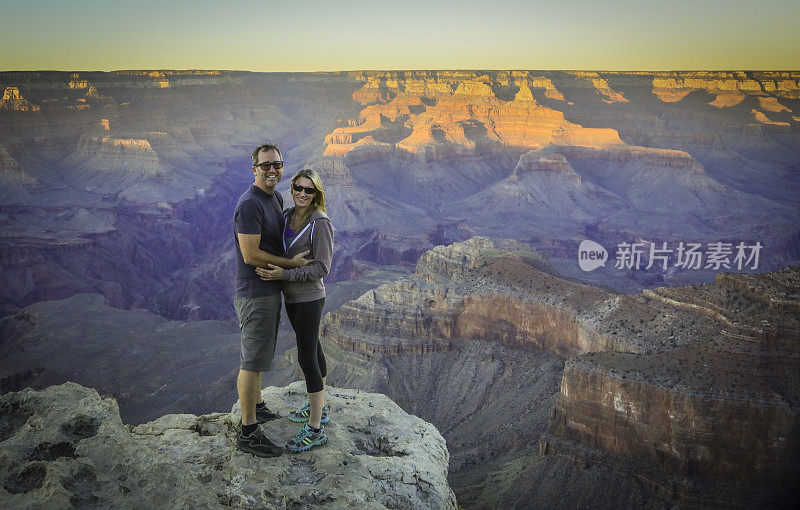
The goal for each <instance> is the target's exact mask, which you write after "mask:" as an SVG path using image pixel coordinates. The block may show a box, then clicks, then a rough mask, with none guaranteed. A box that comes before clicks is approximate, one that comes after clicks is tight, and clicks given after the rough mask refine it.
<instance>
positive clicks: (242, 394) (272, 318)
mask: <svg viewBox="0 0 800 510" xmlns="http://www.w3.org/2000/svg"><path fill="white" fill-rule="evenodd" d="M252 159H253V176H254V182H253V184H252V185H251V186H250V188H248V190H247V191H245V192H244V193H243V194H242V196H241V197H239V201H238V202H237V203H236V209H235V211H234V216H233V217H234V232H235V235H234V243H235V245H236V260H237V263H238V267H237V271H236V292H235V294H234V298H233V305H234V308H235V309H236V316H237V317H238V319H239V325H240V326H241V330H242V335H241V341H242V349H241V356H240V362H241V363H240V366H239V377H238V379H237V382H236V387H237V390H238V391H239V400H240V402H241V405H242V430H241V432H240V433H239V436H238V437H237V438H236V446H237V447H238V448H239V449H240V450H242V451H245V452H248V453H252V454H254V455H258V456H259V457H273V456H277V455H280V454H281V453H282V452H283V448H282V447H280V446H277V445H275V444H274V443H273V442H272V441H270V440H269V439H267V437H266V436H265V435H264V431H263V430H262V429H261V427H259V426H258V424H259V422H264V421H267V420H271V419H274V418H277V415H275V414H274V413H272V412H270V411H269V409H267V407H266V405H265V404H264V402H262V401H261V373H262V372H266V371H268V370H269V369H270V367H271V365H272V357H273V355H274V354H275V342H276V339H277V336H278V324H279V322H280V313H281V282H280V280H274V281H265V280H262V279H261V278H260V277H259V276H258V275H257V274H256V272H255V268H256V267H267V264H274V265H276V266H280V267H283V268H285V269H293V268H296V267H301V266H305V265H307V264H308V263H309V262H311V261H310V260H307V259H305V258H303V257H304V256H305V255H307V254H308V253H309V252H308V251H305V252H303V253H300V254H298V255H296V256H295V257H294V258H292V259H286V258H283V257H282V256H281V255H283V244H282V242H281V241H282V236H283V227H284V224H283V223H284V219H283V197H281V195H280V193H277V192H276V191H275V186H276V185H277V184H278V181H280V180H281V177H282V176H283V160H282V159H281V152H280V150H279V149H278V147H277V146H276V145H273V144H264V145H260V146H258V147H256V148H255V150H254V151H253V154H252Z"/></svg>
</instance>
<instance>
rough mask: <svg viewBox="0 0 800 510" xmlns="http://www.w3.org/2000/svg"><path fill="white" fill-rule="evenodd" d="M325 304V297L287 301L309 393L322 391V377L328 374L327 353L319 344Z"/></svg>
mask: <svg viewBox="0 0 800 510" xmlns="http://www.w3.org/2000/svg"><path fill="white" fill-rule="evenodd" d="M324 306H325V298H324V297H323V298H321V299H317V300H316V301H308V302H306V303H286V315H288V316H289V322H291V323H292V328H293V329H294V334H295V337H296V338H297V362H298V363H300V368H301V369H302V370H303V375H305V377H306V390H307V391H308V392H309V393H316V392H318V391H322V390H323V386H322V378H323V377H325V376H326V375H327V374H328V367H327V365H325V355H324V354H323V353H322V346H321V345H320V344H319V323H320V320H321V319H322V308H323V307H324Z"/></svg>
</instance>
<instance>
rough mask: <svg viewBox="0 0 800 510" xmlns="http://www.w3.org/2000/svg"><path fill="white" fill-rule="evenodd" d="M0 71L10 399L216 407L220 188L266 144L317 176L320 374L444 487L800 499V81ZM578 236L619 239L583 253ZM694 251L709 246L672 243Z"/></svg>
mask: <svg viewBox="0 0 800 510" xmlns="http://www.w3.org/2000/svg"><path fill="white" fill-rule="evenodd" d="M0 90H2V91H3V97H2V101H0V224H1V225H2V236H1V237H0V284H1V285H2V288H3V292H2V294H0V317H3V318H2V319H0V335H2V336H1V337H0V353H2V355H1V356H0V392H3V393H5V392H9V391H19V390H21V389H22V388H25V387H28V386H30V387H33V388H36V389H40V388H44V387H47V386H50V385H55V384H61V383H63V382H65V381H74V382H77V383H79V384H82V385H86V386H91V387H93V388H96V389H97V390H98V391H99V392H100V393H101V394H106V395H110V396H113V397H114V398H115V399H117V401H118V402H119V406H120V414H121V417H122V420H123V421H125V422H126V423H131V424H140V423H144V422H146V421H149V420H154V419H157V418H159V417H160V416H162V415H164V414H169V413H198V414H199V413H210V412H216V411H220V410H222V409H229V408H230V406H231V403H232V402H235V401H236V398H237V397H236V392H235V376H236V370H237V368H238V349H239V343H238V342H239V340H238V329H237V326H236V324H235V319H234V311H233V306H232V297H231V296H232V289H233V287H232V285H233V278H234V270H235V260H234V253H233V237H232V212H233V206H234V204H235V202H236V200H237V198H238V197H239V195H240V194H241V193H242V191H244V189H245V188H246V187H247V186H248V185H249V184H250V183H251V182H252V173H251V171H250V162H249V153H250V151H251V150H252V148H253V147H254V146H255V145H257V144H259V143H262V142H264V141H274V142H276V143H278V144H279V146H280V147H281V152H282V156H283V159H284V161H285V162H286V167H285V169H284V179H283V180H282V181H281V182H280V183H279V185H278V189H279V190H280V191H281V192H282V193H283V194H284V198H285V202H287V203H288V202H290V198H289V195H288V191H287V190H288V181H289V177H291V176H292V175H293V174H294V173H295V172H296V171H297V170H299V169H301V168H303V167H305V166H310V167H312V168H314V169H315V170H317V171H318V172H319V173H320V174H321V177H322V181H323V183H324V186H325V193H326V202H327V203H328V214H329V216H330V218H331V220H332V223H333V225H334V227H335V228H336V242H335V243H336V244H335V253H334V262H333V267H332V269H331V273H330V274H329V275H328V276H327V277H326V278H325V283H326V287H327V289H328V297H327V300H326V312H327V315H326V316H325V319H324V321H323V325H322V342H323V346H324V349H325V353H326V357H327V358H328V360H329V367H331V373H330V377H329V382H330V383H331V384H332V385H334V386H336V387H343V388H354V389H360V390H365V391H369V392H378V393H383V394H386V395H387V396H389V397H390V398H391V399H392V400H394V401H395V402H396V403H397V404H399V405H400V407H401V408H402V409H403V410H405V411H406V412H408V413H410V414H414V415H416V416H419V417H420V418H422V419H423V420H425V421H428V422H430V423H432V424H433V425H435V427H436V428H437V429H438V430H439V431H440V432H441V434H442V436H443V437H444V438H445V440H446V442H447V449H448V450H449V452H450V464H449V474H448V481H449V483H450V486H451V487H452V489H453V491H454V493H455V495H456V498H457V500H458V504H459V505H461V506H462V507H464V508H507V507H508V508H554V507H557V508H576V507H593V508H641V507H647V508H672V507H674V506H675V505H678V506H679V507H717V506H724V507H741V508H752V507H754V506H755V507H765V508H766V507H783V506H785V507H792V505H793V504H795V503H796V502H797V500H798V494H797V491H796V487H797V486H798V482H800V480H798V475H797V473H798V472H800V471H798V468H800V426H799V425H798V423H800V421H798V418H799V417H800V393H799V392H800V376H798V368H800V367H799V366H800V325H798V317H800V316H799V315H798V311H799V310H800V301H799V300H800V296H799V295H798V292H800V280H798V277H799V276H800V265H799V264H800V73H796V72H733V71H731V72H721V71H720V72H657V73H653V72H650V73H647V72H640V73H634V72H627V73H623V72H600V73H595V72H579V71H485V72H484V71H413V72H412V71H405V72H399V71H398V72H377V71H375V72H340V73H265V74H258V73H247V72H226V71H166V70H164V71H118V72H111V73H100V72H75V73H62V72H4V73H0ZM584 240H592V241H594V242H595V243H599V245H601V246H602V247H603V248H605V250H607V254H606V256H607V260H605V263H604V264H600V265H599V266H598V267H597V268H596V269H593V270H591V271H588V270H584V269H582V268H581V265H580V264H579V246H580V245H581V242H582V241H584ZM692 244H694V245H696V246H699V247H705V248H706V249H707V251H706V252H705V253H704V254H705V255H706V258H704V259H702V261H701V263H698V264H697V265H696V266H692V265H691V264H681V263H679V262H680V256H681V253H679V251H678V250H677V249H676V248H678V247H679V246H680V247H681V249H682V248H683V246H684V245H692ZM631 245H635V246H636V247H638V248H639V249H640V253H639V255H641V260H639V259H638V255H637V260H636V262H637V263H636V264H630V263H628V264H625V263H623V261H624V260H625V256H626V246H627V247H630V246H631ZM742 245H744V246H746V247H754V246H759V247H760V251H756V252H748V253H746V254H745V255H748V254H749V255H751V257H750V258H748V257H747V256H745V257H743V258H744V259H746V260H743V259H742V258H739V257H740V256H741V255H742V253H741V252H740V253H738V254H737V246H742ZM715 250H716V255H715V254H714V253H713V252H714V251H715ZM665 253H666V255H668V260H667V257H666V256H662V255H664V254H665ZM722 255H725V256H724V257H722ZM752 255H755V258H753V257H752ZM615 262H616V263H615ZM662 262H663V264H662ZM742 262H744V264H742ZM737 263H738V264H737ZM293 344H294V337H293V333H292V332H291V329H290V328H289V326H288V321H287V320H286V319H285V317H284V320H283V321H282V323H281V331H280V334H279V345H278V349H277V353H276V358H277V359H276V368H275V369H274V370H273V371H272V372H270V373H268V374H265V375H264V383H265V384H270V385H275V384H277V385H284V384H288V383H289V382H291V381H294V380H297V378H298V376H299V374H300V371H299V368H298V367H297V364H296V361H295V360H294V356H295V353H294V350H293V348H292V346H293Z"/></svg>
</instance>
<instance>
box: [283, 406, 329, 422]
mask: <svg viewBox="0 0 800 510" xmlns="http://www.w3.org/2000/svg"><path fill="white" fill-rule="evenodd" d="M310 417H311V404H310V403H309V402H308V400H306V404H305V405H304V406H303V407H301V408H300V409H298V410H297V411H295V412H293V413H289V419H290V420H292V421H293V422H296V423H303V422H305V421H308V419H309V418H310ZM329 421H331V419H330V417H329V416H328V404H325V405H324V406H322V418H320V420H319V422H320V423H328V422H329Z"/></svg>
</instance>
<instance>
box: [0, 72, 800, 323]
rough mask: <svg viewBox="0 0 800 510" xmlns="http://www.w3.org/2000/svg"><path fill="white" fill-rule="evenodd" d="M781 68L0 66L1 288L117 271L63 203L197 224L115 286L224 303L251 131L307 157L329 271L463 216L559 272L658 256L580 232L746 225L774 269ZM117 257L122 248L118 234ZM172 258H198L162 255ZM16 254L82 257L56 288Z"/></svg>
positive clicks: (128, 260)
mask: <svg viewBox="0 0 800 510" xmlns="http://www.w3.org/2000/svg"><path fill="white" fill-rule="evenodd" d="M654 80H665V81H663V82H658V87H657V92H658V93H659V94H661V95H662V96H663V94H667V93H668V91H672V92H670V93H672V94H679V93H682V91H685V90H689V91H690V92H689V93H687V94H686V95H684V96H683V99H681V100H680V101H672V102H665V101H662V100H660V99H658V97H657V96H656V95H654V93H653V91H654V88H653V87H654ZM669 80H672V81H669ZM725 80H733V82H731V83H728V81H725ZM792 80H794V81H797V75H796V73H794V74H793V73H722V72H720V73H613V72H599V73H588V72H559V71H548V72H539V71H486V72H483V71H408V72H349V73H310V74H302V73H287V74H248V73H232V72H222V71H167V70H147V71H124V72H114V73H93V72H80V73H59V72H17V73H2V74H0V87H5V88H9V89H11V88H15V90H16V92H13V91H10V92H9V94H8V95H9V97H10V98H12V99H13V97H24V98H26V100H27V101H29V102H30V104H36V105H41V107H42V109H43V113H44V114H45V115H28V114H27V113H25V114H23V113H20V112H17V111H8V110H2V111H0V116H3V126H4V128H3V131H2V133H0V137H1V139H0V146H2V147H3V149H4V150H5V152H7V156H6V155H5V154H4V156H3V160H4V162H5V163H4V167H5V168H6V169H7V170H8V169H10V170H11V171H10V172H8V171H7V172H6V173H5V174H4V178H5V180H6V181H13V182H9V183H8V185H7V186H4V189H3V190H2V192H0V207H4V208H5V209H3V213H4V214H7V215H8V216H6V217H4V222H5V223H4V225H5V226H6V227H5V230H6V232H8V233H10V235H9V236H6V237H4V238H3V240H0V243H2V246H3V251H2V253H0V258H2V259H4V260H13V261H15V263H14V266H13V268H11V267H9V268H7V269H6V271H17V270H19V271H20V273H19V274H16V273H15V274H13V275H11V276H8V277H5V278H4V282H7V283H8V287H7V288H8V292H9V295H7V296H2V298H3V299H2V300H0V302H1V303H2V309H3V310H7V311H8V312H9V313H10V312H14V311H16V310H18V309H19V308H20V307H22V306H25V305H27V304H30V303H31V302H33V301H32V299H33V297H32V296H39V297H50V298H53V297H64V295H65V294H66V293H69V292H73V293H74V292H83V291H87V290H88V291H92V292H102V293H106V290H105V289H106V288H110V287H114V288H117V287H119V286H123V287H127V286H128V285H129V283H128V282H129V281H130V279H127V278H126V277H124V276H123V275H128V274H130V273H129V272H128V271H127V270H126V271H122V272H117V271H113V270H112V271H106V270H105V269H104V270H102V271H100V272H99V273H98V274H96V275H91V276H90V277H89V278H88V279H86V281H88V282H91V284H90V285H89V287H87V286H86V285H84V284H83V283H81V284H80V285H77V284H75V282H77V281H79V280H81V279H85V278H84V270H83V269H82V268H80V267H76V264H77V265H80V262H81V259H80V258H79V257H65V258H59V257H58V256H57V255H56V254H57V253H62V252H63V251H64V250H68V251H70V250H87V251H86V252H85V255H86V256H87V257H101V258H104V262H103V263H102V264H100V265H101V266H102V267H105V268H111V267H114V266H116V258H115V256H112V255H111V250H107V245H105V244H104V241H105V239H104V238H102V237H95V234H96V233H97V232H98V231H100V230H102V229H101V226H100V225H97V226H94V227H93V228H90V229H88V230H87V231H86V232H84V233H83V234H81V233H80V232H77V231H73V230H70V231H69V232H64V235H59V230H58V229H59V225H60V224H59V222H58V221H56V220H53V222H52V223H50V224H48V223H47V222H46V221H44V220H42V221H41V222H40V221H39V219H40V218H41V219H44V218H47V217H48V216H51V217H57V216H58V215H60V214H62V213H68V211H69V209H70V208H74V207H77V208H81V209H85V210H92V211H103V212H102V213H100V212H96V213H95V212H93V213H92V215H97V216H105V211H109V210H110V211H113V213H114V214H115V216H116V217H117V218H119V220H118V222H119V225H121V226H124V227H125V228H124V229H123V228H118V229H117V234H116V235H117V236H118V237H117V238H115V239H114V242H116V243H120V244H122V245H130V243H128V241H130V242H131V243H133V244H136V243H138V242H141V240H143V239H150V238H151V236H150V232H142V231H141V230H138V229H140V228H145V229H147V228H150V227H149V226H152V225H154V224H158V225H162V224H171V225H173V227H174V228H168V229H165V230H164V231H163V232H161V233H160V235H163V236H173V237H171V238H170V239H167V240H166V244H175V245H181V246H184V247H188V246H187V245H186V244H185V242H186V239H187V238H190V237H192V236H199V237H200V238H201V240H200V241H198V242H191V241H190V243H191V245H192V246H191V248H190V249H189V250H188V252H187V251H184V250H167V251H166V253H165V255H168V256H169V257H168V258H170V259H171V260H165V261H164V263H163V266H164V268H165V269H166V268H169V272H165V271H161V270H160V267H158V266H159V264H157V265H155V266H153V268H152V270H151V268H150V266H151V264H148V265H147V266H146V267H143V268H142V271H143V272H144V273H147V274H145V275H144V276H143V278H142V281H143V282H146V283H143V284H142V288H141V289H136V291H135V292H124V294H125V299H124V302H125V306H147V307H148V308H150V309H151V310H156V311H159V312H163V313H167V314H168V315H169V316H170V317H176V318H193V319H207V318H217V317H220V316H221V314H224V313H230V309H229V307H227V306H225V307H223V306H220V303H227V302H228V301H229V297H230V296H229V294H230V288H229V286H228V285H227V284H225V282H227V281H228V279H229V278H232V273H231V271H232V269H231V268H232V266H231V265H230V264H229V263H228V262H227V261H228V258H227V254H226V251H227V250H230V232H229V223H226V222H229V218H228V215H229V210H230V207H232V204H233V203H235V199H236V198H237V196H238V193H241V190H242V189H244V188H245V187H246V186H247V185H248V182H247V181H248V179H250V178H251V177H250V173H249V166H248V165H249V163H248V161H247V152H248V151H249V150H250V147H251V146H252V145H255V144H256V143H257V142H260V141H263V139H265V138H269V139H272V140H276V141H279V142H280V143H281V144H282V146H283V147H284V152H285V153H286V159H287V169H286V173H287V176H288V174H291V173H292V172H294V171H296V170H297V169H299V168H300V167H301V166H305V165H310V166H312V167H314V168H316V169H318V170H319V171H320V172H321V174H322V177H323V181H324V182H325V186H326V193H327V194H328V197H329V200H328V204H329V214H330V216H331V218H332V219H333V221H334V225H335V226H336V228H337V233H338V236H339V237H338V240H339V241H340V242H339V244H338V246H339V251H338V252H337V257H336V260H340V261H342V263H341V264H342V265H340V266H338V267H336V268H335V272H334V274H333V275H332V277H333V278H339V277H340V276H343V275H346V274H348V273H349V271H350V268H349V267H348V266H349V265H350V264H354V263H355V262H353V261H357V260H366V261H369V262H379V263H390V264H406V265H407V266H409V267H411V266H413V264H414V263H415V262H416V260H417V258H418V257H419V254H420V253H422V252H423V251H424V250H426V249H428V248H430V247H431V246H435V245H437V244H447V243H451V242H453V241H457V240H460V239H466V238H469V237H471V236H473V235H493V236H497V235H500V236H504V237H513V238H516V239H520V240H525V241H533V242H534V244H535V245H536V247H537V248H538V249H541V250H544V251H547V253H548V254H549V255H550V256H551V257H553V262H554V264H555V265H557V266H558V267H559V268H560V270H561V271H562V272H565V273H568V274H569V275H570V276H571V277H573V278H578V279H582V280H583V281H593V282H598V283H603V284H604V285H609V286H612V287H614V288H617V289H622V290H626V291H637V290H640V289H641V288H642V287H645V286H647V285H650V284H651V283H652V280H653V278H654V276H653V275H648V274H641V273H639V272H631V273H624V272H621V271H607V270H602V269H601V270H598V271H595V272H593V273H592V274H584V273H583V272H581V271H579V270H577V269H576V266H575V264H574V263H573V262H574V252H575V248H576V247H577V244H578V243H579V242H580V241H581V240H583V239H584V238H586V237H587V236H591V237H592V238H594V239H595V240H598V241H599V242H602V243H603V244H604V245H614V244H618V243H620V242H623V241H625V242H630V241H631V240H634V239H643V240H645V241H647V242H653V243H658V242H665V241H677V240H684V241H690V240H691V241H693V242H716V241H719V240H721V239H735V240H743V241H748V242H753V241H755V240H759V241H761V242H762V244H764V245H765V246H767V245H768V246H770V249H769V250H765V251H764V254H763V255H764V257H763V259H762V261H761V262H762V265H761V266H760V267H761V268H766V269H774V268H776V267H780V265H781V264H784V263H789V262H791V261H793V260H796V259H797V257H800V250H798V248H797V242H796V240H797V238H798V232H797V224H798V222H799V221H800V214H798V202H797V199H796V196H800V195H798V193H797V190H798V189H800V182H798V178H797V175H796V172H794V171H793V170H792V169H793V168H795V166H796V153H797V152H796V150H797V139H796V136H795V135H794V134H793V132H794V131H793V130H794V129H795V127H796V125H797V120H796V119H795V117H797V116H796V115H794V112H793V109H794V110H796V105H795V101H796V99H792V97H791V91H792V90H794V89H792V84H791V83H790V82H792ZM712 82H713V83H712ZM717 82H719V83H717ZM734 82H735V83H734ZM751 82H754V83H757V84H759V87H760V91H757V90H756V87H755V86H754V85H753V84H752V83H751ZM164 84H168V85H169V87H167V89H166V90H164V89H162V86H163V85H164ZM734 85H735V86H734ZM697 87H700V88H697ZM703 87H705V88H703ZM731 87H733V88H731ZM734 88H735V90H736V91H738V92H737V93H741V94H745V98H744V99H742V100H741V102H740V103H739V104H736V105H732V106H726V107H717V106H716V105H709V104H708V103H710V102H713V100H714V99H715V98H716V95H712V94H711V93H709V91H712V92H714V93H715V94H716V91H725V90H733V89H734ZM662 92H663V94H662ZM720 93H721V92H720ZM664 97H666V96H664ZM787 126H788V127H787ZM9 158H10V159H9ZM12 160H13V162H14V163H11V161H12ZM556 160H558V161H559V163H558V164H557V165H556V164H555V163H554V162H555V161H556ZM6 163H7V164H6ZM555 166H558V168H559V169H560V170H559V171H553V169H554V168H555ZM17 168H18V169H19V170H17ZM20 179H23V180H24V182H20ZM285 182H286V181H284V183H282V184H281V185H280V186H281V190H282V191H283V190H285V187H286V184H285ZM220 188H221V189H222V190H221V191H220ZM207 209H208V210H213V211H216V213H215V214H218V217H214V218H212V217H211V216H212V215H211V214H209V213H206V212H204V211H205V210H207ZM192 215H199V216H198V218H197V219H192V218H191V216H192ZM142 217H147V218H148V221H139V220H140V219H141V218H142ZM156 218H157V219H156ZM34 219H35V220H36V221H31V220H34ZM176 220H177V221H176ZM187 223H188V224H189V225H190V227H187V225H186V224H187ZM210 225H213V226H211V227H210ZM185 227H186V228H185ZM103 228H105V222H103ZM195 228H196V229H197V232H194V231H193V229H195ZM121 238H124V239H121ZM126 243H128V244H126ZM151 248H152V247H150V248H144V251H145V252H146V253H148V255H146V256H144V257H142V258H143V259H145V260H149V259H150V258H151V257H150V255H149V253H150V252H152V251H153V249H151ZM179 252H180V254H179ZM70 253H71V251H70ZM81 253H84V252H81ZM187 253H188V255H186V256H184V255H185V254H187ZM173 254H175V255H176V257H172V255H173ZM123 259H125V260H124V261H123V262H122V264H123V265H124V266H126V267H132V266H135V265H136V260H137V256H136V255H133V253H130V254H127V255H123ZM189 259H191V260H193V262H192V264H197V265H202V266H203V267H202V268H201V269H199V270H195V269H193V267H192V266H191V265H188V266H182V269H181V270H180V271H178V272H174V271H173V269H175V268H176V266H181V265H182V264H183V263H184V261H185V260H189ZM24 260H31V261H32V260H41V261H46V264H47V265H50V266H53V267H58V268H60V269H59V271H57V273H58V274H64V275H81V276H80V277H79V278H71V279H70V280H71V282H72V283H65V284H64V285H63V287H62V288H63V293H56V292H53V291H52V290H51V289H47V288H44V287H45V286H47V285H48V284H47V283H46V282H47V281H48V280H47V279H44V278H37V277H36V276H35V273H37V271H39V269H40V268H39V267H38V266H28V267H26V268H24V269H22V266H21V263H22V261H24ZM23 273H25V274H23ZM207 275H210V276H211V277H210V278H206V276H207ZM656 276H658V275H656ZM678 276H679V277H680V278H682V279H683V280H682V281H687V282H688V281H692V282H697V281H709V280H710V279H711V278H713V274H709V273H707V272H694V273H692V272H685V273H683V274H680V275H678ZM661 281H663V280H661ZM23 282H35V283H34V287H35V288H34V289H33V290H30V289H28V288H27V286H26V285H27V283H23ZM101 282H102V283H101ZM70 288H71V289H72V290H71V291H70V290H69V289H70ZM207 295H219V296H221V297H220V299H219V302H218V301H217V300H216V299H210V298H207V297H204V296H207Z"/></svg>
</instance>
